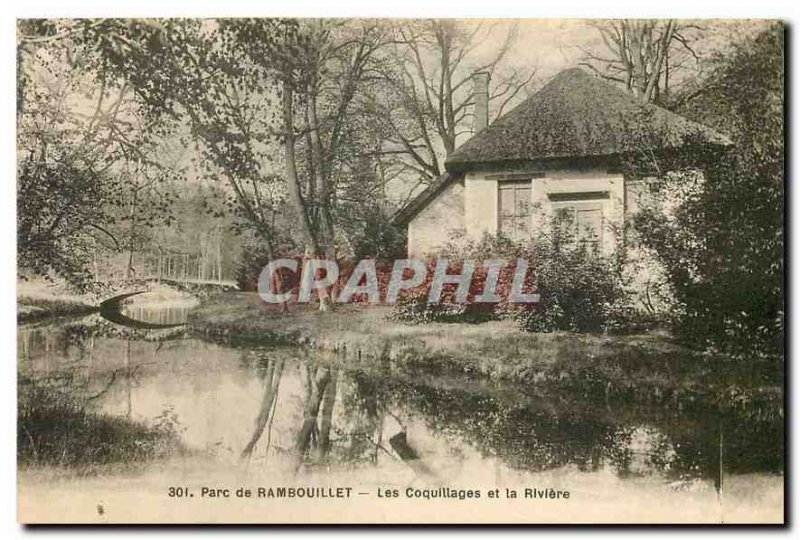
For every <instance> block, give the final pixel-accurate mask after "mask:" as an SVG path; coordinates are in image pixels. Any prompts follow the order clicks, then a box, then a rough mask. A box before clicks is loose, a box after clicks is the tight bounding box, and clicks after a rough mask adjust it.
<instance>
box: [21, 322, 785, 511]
mask: <svg viewBox="0 0 800 540" xmlns="http://www.w3.org/2000/svg"><path fill="white" fill-rule="evenodd" d="M126 314H127V315H128V316H130V317H133V318H136V319H139V320H147V321H149V322H156V323H179V322H181V321H183V320H185V316H186V311H185V310H182V309H178V308H173V309H166V308H165V309H145V308H129V309H128V310H127V311H126ZM18 340H19V347H18V350H19V352H18V356H19V358H18V361H19V372H20V376H21V377H24V378H29V379H31V380H34V381H37V380H39V381H45V380H53V379H57V378H58V377H59V375H60V374H63V373H69V374H70V377H69V381H70V382H69V384H72V385H74V392H75V395H76V396H77V397H78V398H79V399H80V398H81V397H85V398H87V399H89V400H90V403H89V402H88V401H87V403H89V404H88V405H87V406H88V407H90V408H91V409H93V410H96V411H99V412H103V413H107V414H110V415H114V416H117V417H121V418H123V419H130V420H133V421H137V422H144V423H146V424H148V425H155V424H160V425H163V424H164V422H169V423H170V426H171V429H173V430H174V431H175V432H177V433H179V434H180V437H181V440H182V442H183V444H184V445H185V446H186V447H188V448H189V449H190V450H191V452H190V457H186V456H182V457H180V458H178V457H176V458H174V459H173V460H171V461H170V460H167V461H166V462H165V461H164V460H159V461H158V462H153V463H152V464H150V465H148V464H145V465H144V466H143V471H141V472H140V474H143V475H145V476H146V475H147V474H152V475H153V477H154V478H161V477H162V476H159V475H163V474H172V475H173V476H174V475H175V474H179V477H180V479H181V480H182V481H185V482H186V483H187V484H191V483H192V482H196V483H204V482H208V481H209V480H214V479H216V480H219V481H222V479H225V481H231V479H232V478H233V479H234V480H235V481H241V480H242V479H254V478H258V479H259V481H271V480H275V479H278V478H283V479H285V478H294V479H297V480H299V481H313V482H315V483H320V482H322V483H325V484H326V485H327V484H328V483H331V482H334V483H338V484H341V483H343V482H345V483H347V484H348V485H354V486H356V488H357V489H359V487H360V489H362V490H365V491H366V492H372V491H373V490H374V489H377V488H379V487H381V486H383V487H387V486H388V487H397V488H401V489H405V488H406V487H407V486H428V485H437V486H442V485H447V486H466V487H479V488H483V489H488V488H489V487H493V486H515V485H530V484H531V483H532V482H534V483H535V485H538V486H543V487H555V488H557V489H569V490H572V491H573V493H574V492H579V493H580V492H581V490H584V491H587V492H588V493H591V494H594V495H592V496H593V497H594V496H597V494H603V493H605V494H609V496H610V494H611V493H616V494H618V493H620V492H624V491H625V490H627V489H631V490H632V491H631V492H630V494H629V495H630V497H632V498H634V499H636V500H641V498H642V496H643V494H649V495H653V494H654V493H665V494H668V495H669V494H673V493H674V494H681V493H691V494H692V495H691V496H692V497H695V498H697V497H699V499H697V500H701V501H703V502H702V503H699V504H706V503H707V504H709V505H721V504H722V495H723V494H724V492H725V490H724V488H723V490H722V491H720V487H721V486H735V485H736V484H737V478H746V479H747V480H746V482H744V485H745V486H747V485H750V484H751V483H752V482H753V481H757V482H761V483H763V482H768V484H769V486H770V488H769V489H770V493H771V494H772V495H773V496H777V495H775V493H777V492H778V491H780V489H782V488H781V486H782V470H783V468H782V452H783V437H782V428H783V418H782V416H781V414H780V411H774V410H755V409H753V410H744V411H739V412H737V413H736V414H734V413H730V412H729V413H723V412H721V411H718V410H714V409H708V408H706V407H703V406H701V405H698V404H686V405H685V406H682V407H680V408H676V407H674V406H663V407H656V406H650V407H642V406H637V405H635V404H622V405H619V404H606V403H601V404H598V403H591V402H586V401H582V400H580V399H576V398H574V397H572V396H566V395H555V396H554V395H552V394H549V393H548V392H546V391H542V390H543V389H536V388H526V389H520V388H518V387H512V386H508V385H499V384H490V383H486V382H470V381H468V380H460V379H439V380H431V379H430V378H427V377H419V378H418V379H415V380H390V379H386V378H381V377H376V376H374V375H369V374H367V373H363V372H347V371H342V370H337V369H333V368H331V367H327V366H326V365H325V362H324V361H325V358H322V357H319V356H318V357H310V356H309V355H310V354H312V353H309V352H307V351H304V350H301V349H279V350H254V349H234V348H226V347H221V346H218V345H213V344H209V343H205V342H202V341H200V340H197V339H192V338H189V337H187V336H185V334H184V333H183V330H182V329H181V328H177V329H167V330H152V331H151V330H148V331H142V330H135V331H134V330H129V329H125V328H122V327H119V326H117V325H114V324H111V323H109V322H108V321H104V320H103V319H101V318H100V316H99V315H93V316H90V317H86V318H84V319H81V320H77V321H69V322H60V323H58V324H50V325H44V326H26V327H20V328H19V331H18ZM23 391H25V390H24V388H22V387H21V388H20V392H23ZM164 471H171V472H170V473H165V472H164ZM175 471H179V473H176V472H175ZM759 485H760V484H759ZM162 487H163V482H162V484H160V485H159V487H158V489H161V488H162ZM154 489H155V488H154ZM744 489H748V488H746V487H745V488H744ZM776 490H777V491H776ZM649 495H648V496H649ZM601 496H602V495H601ZM769 500H770V501H772V499H769ZM765 504H773V502H769V503H765Z"/></svg>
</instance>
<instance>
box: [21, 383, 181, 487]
mask: <svg viewBox="0 0 800 540" xmlns="http://www.w3.org/2000/svg"><path fill="white" fill-rule="evenodd" d="M19 392H20V398H19V400H20V403H19V407H18V411H17V459H18V462H19V465H20V467H47V466H57V467H65V468H67V469H68V470H70V471H71V472H73V473H75V474H78V475H86V474H93V473H96V472H98V471H99V470H102V468H103V467H106V466H110V465H119V464H122V465H124V466H126V467H133V466H135V465H136V464H139V463H143V462H145V461H149V460H152V459H159V458H165V457H169V456H171V455H173V454H174V453H176V452H181V451H183V446H182V444H181V442H180V436H179V433H178V432H177V431H176V429H175V427H174V426H173V425H172V424H171V423H169V422H167V421H164V419H162V421H161V422H160V423H157V424H156V425H153V426H151V425H146V424H144V423H141V422H135V421H132V420H129V419H126V418H120V417H118V416H112V415H107V414H103V413H100V412H98V411H95V410H93V409H92V408H91V407H89V406H88V403H87V402H86V400H85V399H78V398H76V397H72V396H68V395H65V394H64V393H63V392H59V391H55V390H52V389H50V388H47V387H41V386H35V385H33V384H32V383H30V382H26V381H21V384H20V388H19ZM165 419H166V420H169V418H168V417H165Z"/></svg>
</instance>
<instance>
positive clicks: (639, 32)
mask: <svg viewBox="0 0 800 540" xmlns="http://www.w3.org/2000/svg"><path fill="white" fill-rule="evenodd" d="M593 26H594V28H595V29H596V30H597V32H598V33H599V35H600V37H601V39H602V41H603V44H604V46H605V50H604V51H603V52H601V53H598V52H593V51H590V50H587V49H584V61H583V62H582V65H584V66H586V67H588V68H590V69H591V70H592V71H594V72H595V73H597V74H598V75H599V76H601V77H602V78H604V79H607V80H611V81H615V82H618V83H620V84H622V85H623V86H624V87H625V88H626V89H627V90H628V91H629V92H631V93H633V94H634V95H636V96H639V97H640V98H641V99H642V100H644V101H648V102H652V103H661V102H663V101H664V100H665V99H666V98H667V97H668V96H669V93H670V91H671V85H673V84H674V80H673V79H675V78H676V77H675V73H676V72H677V71H679V70H680V69H681V68H683V67H684V64H685V63H686V62H687V61H689V60H694V61H697V60H699V57H698V55H697V53H696V52H695V49H694V46H693V42H694V40H695V39H696V36H695V35H693V34H694V32H695V31H697V30H700V28H699V27H697V26H696V25H694V24H686V23H680V22H678V21H675V20H672V19H666V20H625V19H620V20H609V21H600V22H597V23H593Z"/></svg>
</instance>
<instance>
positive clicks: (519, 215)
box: [497, 180, 531, 240]
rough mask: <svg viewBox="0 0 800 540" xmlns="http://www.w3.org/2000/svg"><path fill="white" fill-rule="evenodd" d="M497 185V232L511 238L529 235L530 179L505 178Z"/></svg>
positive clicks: (523, 238) (519, 238)
mask: <svg viewBox="0 0 800 540" xmlns="http://www.w3.org/2000/svg"><path fill="white" fill-rule="evenodd" d="M497 187H498V201H499V205H498V206H499V207H498V216H499V220H498V228H499V232H500V233H502V234H503V235H505V236H507V237H509V238H511V239H513V240H527V239H529V238H530V236H531V181H530V180H513V181H511V180H505V181H499V182H498V183H497Z"/></svg>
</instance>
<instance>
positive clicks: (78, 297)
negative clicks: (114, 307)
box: [17, 280, 198, 323]
mask: <svg viewBox="0 0 800 540" xmlns="http://www.w3.org/2000/svg"><path fill="white" fill-rule="evenodd" d="M133 290H144V291H146V293H147V294H144V295H141V296H134V297H131V298H130V299H129V300H126V304H135V305H141V306H148V307H156V308H157V307H161V306H165V305H169V306H176V305H180V306H185V307H194V306H195V305H197V303H198V300H197V297H196V296H195V295H194V294H191V293H190V292H187V291H184V290H182V289H181V288H180V287H178V286H175V285H172V284H164V283H156V282H141V283H137V282H130V283H124V282H120V283H117V284H115V285H114V286H111V285H107V286H101V287H98V288H97V289H96V290H94V291H93V292H86V293H83V294H77V293H74V292H73V291H71V290H70V289H69V287H68V286H67V285H66V284H63V283H51V282H46V281H43V280H31V281H20V282H18V283H17V323H31V322H38V321H42V320H45V319H49V318H59V317H79V316H82V315H89V314H92V313H97V312H98V311H100V302H102V301H103V300H105V299H108V298H109V297H111V296H114V295H115V294H116V293H119V292H122V291H133Z"/></svg>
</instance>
